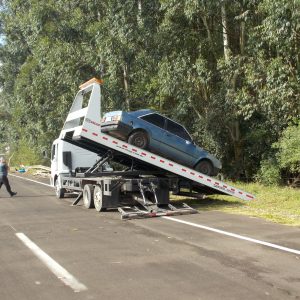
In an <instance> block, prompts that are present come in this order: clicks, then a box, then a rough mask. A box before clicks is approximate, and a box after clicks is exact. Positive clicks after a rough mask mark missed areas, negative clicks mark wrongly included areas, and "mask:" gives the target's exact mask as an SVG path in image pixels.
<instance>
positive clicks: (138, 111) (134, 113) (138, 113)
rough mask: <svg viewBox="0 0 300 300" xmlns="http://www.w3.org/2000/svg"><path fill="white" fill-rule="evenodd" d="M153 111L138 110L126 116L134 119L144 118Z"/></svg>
mask: <svg viewBox="0 0 300 300" xmlns="http://www.w3.org/2000/svg"><path fill="white" fill-rule="evenodd" d="M154 112H155V111H154V110H152V109H140V110H136V111H130V112H128V114H130V115H131V116H134V117H140V116H144V115H148V114H150V113H154Z"/></svg>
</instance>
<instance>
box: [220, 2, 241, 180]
mask: <svg viewBox="0 0 300 300" xmlns="http://www.w3.org/2000/svg"><path fill="white" fill-rule="evenodd" d="M221 18H222V27H223V49H224V59H225V62H229V60H230V48H229V38H228V31H229V28H228V22H227V13H226V0H223V1H222V2H221ZM240 42H241V43H242V44H241V47H244V36H243V37H240ZM238 74H239V70H236V72H235V73H234V75H233V77H232V79H231V81H230V82H228V85H229V86H228V94H229V91H235V90H236V82H237V78H238ZM228 130H229V133H230V137H231V140H232V146H233V152H234V160H233V162H234V166H233V167H234V174H233V176H234V177H235V178H236V179H239V178H240V177H241V174H242V173H243V140H242V138H241V133H240V124H239V121H238V120H237V119H235V120H234V121H233V122H232V124H230V125H229V127H228Z"/></svg>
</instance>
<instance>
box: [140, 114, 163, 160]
mask: <svg viewBox="0 0 300 300" xmlns="http://www.w3.org/2000/svg"><path fill="white" fill-rule="evenodd" d="M140 119H141V120H143V121H145V122H143V125H142V127H143V128H144V129H146V130H147V132H148V133H149V136H150V140H149V149H150V150H151V151H155V152H157V153H159V154H161V155H162V156H164V155H163V154H164V152H165V150H166V149H165V146H164V144H163V137H164V134H165V129H164V128H165V118H164V117H163V116H161V115H159V114H157V113H150V114H147V115H144V116H141V117H140Z"/></svg>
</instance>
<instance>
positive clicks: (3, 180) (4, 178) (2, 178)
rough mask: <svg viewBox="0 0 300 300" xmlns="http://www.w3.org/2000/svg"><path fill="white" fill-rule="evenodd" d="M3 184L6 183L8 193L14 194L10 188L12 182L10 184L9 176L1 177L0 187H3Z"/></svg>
mask: <svg viewBox="0 0 300 300" xmlns="http://www.w3.org/2000/svg"><path fill="white" fill-rule="evenodd" d="M2 184H4V185H5V187H6V189H7V191H8V193H9V194H10V195H11V194H12V191H11V188H10V184H9V181H8V178H7V176H1V177H0V189H1V187H2Z"/></svg>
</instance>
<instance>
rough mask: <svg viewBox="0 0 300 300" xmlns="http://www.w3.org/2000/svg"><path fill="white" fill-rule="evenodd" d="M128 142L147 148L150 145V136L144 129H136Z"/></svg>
mask: <svg viewBox="0 0 300 300" xmlns="http://www.w3.org/2000/svg"><path fill="white" fill-rule="evenodd" d="M128 143H129V144H131V145H134V146H136V147H139V148H142V149H146V148H147V147H148V143H149V142H148V137H147V134H146V133H145V132H143V131H135V132H134V133H132V134H131V135H130V136H129V138H128Z"/></svg>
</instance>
